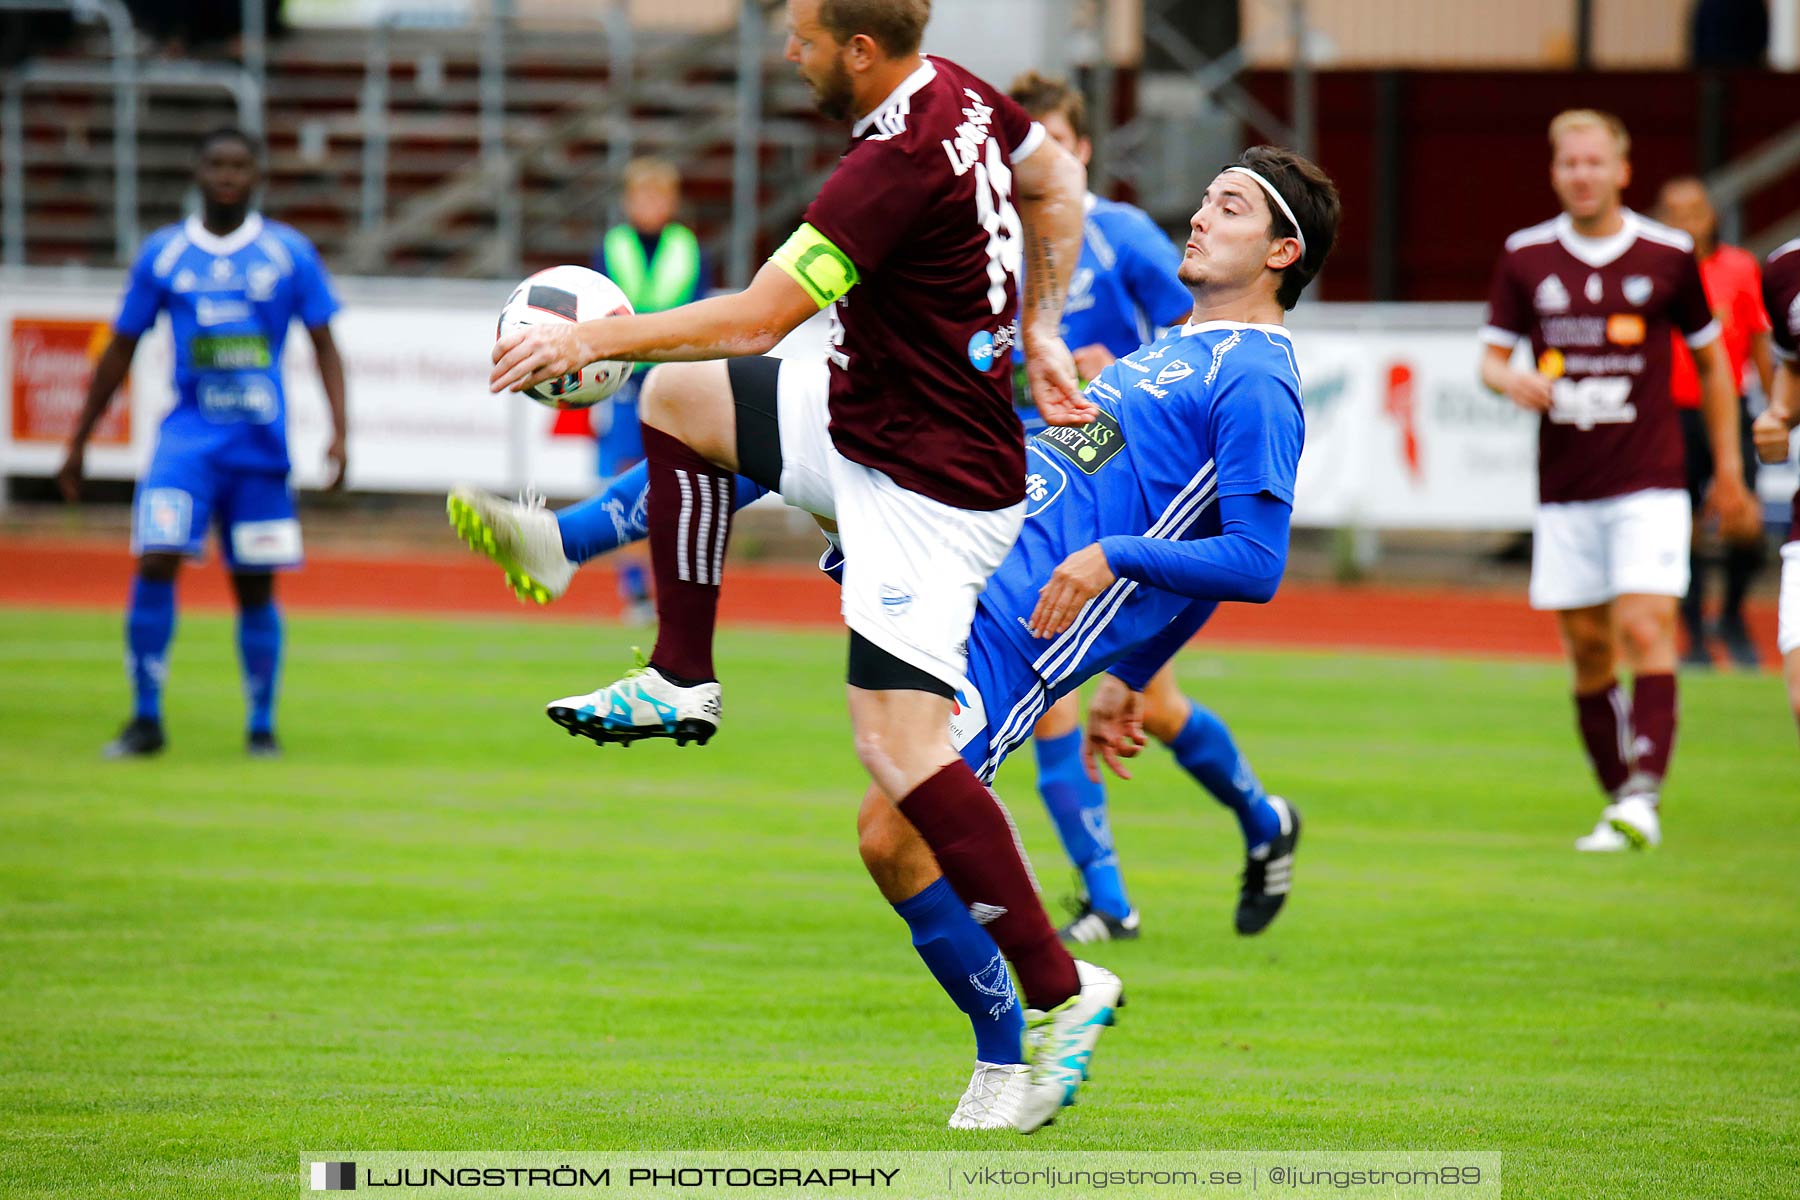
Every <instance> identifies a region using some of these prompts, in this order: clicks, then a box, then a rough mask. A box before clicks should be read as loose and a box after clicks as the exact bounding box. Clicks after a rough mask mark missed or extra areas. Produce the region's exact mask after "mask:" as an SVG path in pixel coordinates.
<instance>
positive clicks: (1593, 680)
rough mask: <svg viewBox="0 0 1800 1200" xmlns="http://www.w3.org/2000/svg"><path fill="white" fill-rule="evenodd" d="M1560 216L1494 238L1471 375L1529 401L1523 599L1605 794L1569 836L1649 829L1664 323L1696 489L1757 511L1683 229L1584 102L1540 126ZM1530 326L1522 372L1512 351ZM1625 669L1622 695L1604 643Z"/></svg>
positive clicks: (1663, 623)
mask: <svg viewBox="0 0 1800 1200" xmlns="http://www.w3.org/2000/svg"><path fill="white" fill-rule="evenodd" d="M1550 145H1551V152H1552V153H1551V164H1550V185H1551V188H1552V189H1553V190H1554V191H1555V192H1556V197H1557V199H1558V200H1559V201H1560V202H1561V205H1562V210H1563V211H1562V215H1561V216H1559V217H1557V218H1556V219H1554V220H1551V221H1546V222H1544V223H1543V224H1540V225H1534V226H1531V227H1530V228H1528V229H1521V230H1520V231H1518V232H1517V233H1515V234H1513V235H1512V236H1511V237H1510V238H1508V239H1507V241H1506V250H1505V253H1504V254H1502V255H1501V258H1500V262H1499V265H1498V266H1497V267H1496V268H1495V271H1494V281H1493V286H1492V290H1491V291H1490V294H1489V299H1488V320H1487V325H1486V327H1485V328H1484V329H1483V330H1482V340H1483V341H1484V342H1485V343H1486V350H1485V352H1484V354H1483V356H1482V360H1481V379H1482V382H1483V383H1484V384H1485V385H1486V386H1487V387H1489V388H1491V389H1492V390H1494V391H1496V392H1500V393H1503V394H1504V395H1506V396H1507V397H1508V398H1509V399H1511V400H1512V401H1513V403H1515V404H1517V405H1519V406H1520V407H1521V408H1524V409H1527V410H1529V411H1532V412H1536V413H1539V414H1541V417H1542V420H1541V423H1540V426H1539V436H1538V488H1539V501H1540V505H1539V510H1538V517H1537V522H1536V528H1535V538H1534V543H1533V552H1532V570H1531V604H1532V607H1534V608H1539V609H1549V610H1553V611H1555V613H1556V614H1557V623H1558V626H1559V627H1560V629H1561V633H1562V638H1563V644H1564V647H1565V649H1566V650H1567V653H1568V656H1569V661H1570V663H1571V665H1572V666H1573V668H1574V676H1575V708H1576V713H1577V720H1578V724H1579V728H1580V731H1581V737H1582V741H1583V743H1584V744H1585V746H1586V748H1587V753H1588V757H1589V759H1590V760H1591V761H1592V763H1593V766H1594V772H1595V774H1596V775H1597V776H1598V778H1599V780H1600V786H1601V789H1602V790H1603V791H1604V792H1605V793H1606V796H1607V804H1606V807H1605V809H1604V810H1603V811H1602V813H1601V816H1600V820H1599V822H1598V823H1597V824H1596V825H1595V826H1594V829H1593V832H1591V833H1589V834H1588V835H1586V836H1585V837H1582V838H1580V839H1577V841H1576V843H1575V844H1576V847H1577V848H1578V849H1581V850H1623V849H1627V848H1630V847H1638V848H1643V847H1647V846H1654V845H1656V844H1658V843H1659V842H1660V841H1661V839H1662V831H1661V823H1660V819H1659V816H1658V802H1659V798H1660V795H1661V791H1662V783H1663V778H1664V776H1665V775H1666V774H1667V772H1668V768H1669V759H1670V756H1671V754H1672V752H1673V750H1674V744H1675V716H1676V688H1675V664H1676V636H1675V630H1676V612H1677V605H1678V603H1679V601H1680V599H1681V597H1682V596H1683V595H1684V594H1685V593H1686V592H1687V587H1688V542H1689V538H1690V535H1691V531H1692V515H1691V513H1690V511H1689V507H1688V499H1687V493H1686V491H1685V470H1684V460H1683V449H1682V441H1681V428H1680V425H1679V423H1678V420H1677V418H1676V414H1675V408H1674V405H1673V402H1672V400H1671V398H1670V392H1669V376H1670V351H1671V335H1672V333H1679V334H1680V335H1681V336H1682V337H1683V338H1684V339H1685V341H1686V342H1687V344H1688V346H1689V347H1690V348H1691V349H1692V350H1693V354H1694V361H1695V365H1696V366H1697V367H1698V369H1699V372H1700V379H1701V383H1702V386H1703V395H1702V401H1701V405H1702V410H1703V412H1704V413H1705V418H1706V426H1707V431H1708V433H1709V434H1710V436H1711V441H1712V450H1713V463H1714V483H1713V491H1712V499H1711V502H1712V504H1713V506H1714V507H1715V508H1716V509H1717V511H1718V512H1719V515H1720V518H1721V520H1722V522H1723V523H1724V525H1725V528H1726V530H1727V532H1728V533H1734V534H1738V535H1743V534H1746V533H1748V532H1749V531H1751V530H1752V529H1753V527H1754V524H1755V520H1756V513H1755V505H1754V502H1753V500H1752V499H1751V497H1750V495H1749V492H1748V491H1747V489H1746V488H1745V486H1744V475H1743V457H1742V452H1741V449H1740V445H1739V431H1738V418H1737V392H1736V389H1735V387H1734V385H1733V381H1732V378H1731V369H1730V364H1729V363H1728V362H1727V361H1726V360H1725V357H1724V355H1723V354H1722V353H1721V351H1720V349H1719V347H1718V345H1717V342H1718V338H1719V326H1718V324H1717V322H1715V321H1714V320H1713V316H1712V312H1711V310H1710V309H1709V307H1708V305H1707V299H1706V292H1705V289H1704V287H1703V285H1702V283H1701V278H1700V268H1699V264H1698V263H1697V261H1696V260H1695V258H1694V252H1693V241H1692V239H1690V238H1689V237H1688V236H1687V235H1686V234H1684V233H1681V232H1679V231H1677V230H1674V229H1670V228H1668V227H1667V226H1664V225H1659V224H1657V223H1656V222H1654V221H1650V220H1648V219H1646V218H1644V217H1641V216H1639V215H1638V214H1636V213H1634V212H1632V211H1630V210H1629V209H1627V208H1625V207H1624V206H1623V203H1622V195H1623V192H1624V189H1625V186H1626V184H1627V183H1629V182H1630V178H1631V167H1630V163H1629V152H1630V139H1629V137H1628V135H1627V133H1626V131H1625V127H1624V125H1623V124H1622V123H1621V122H1620V121H1619V120H1618V118H1617V117H1614V116H1611V115H1610V114H1607V113H1600V112H1596V111H1593V110H1591V109H1575V110H1571V111H1568V112H1564V113H1561V114H1559V115H1558V116H1557V117H1556V119H1555V120H1553V121H1552V122H1551V123H1550ZM1525 339H1529V340H1530V344H1531V351H1532V355H1533V358H1534V360H1535V369H1532V370H1523V371H1521V370H1515V369H1514V368H1513V367H1512V366H1511V358H1512V354H1513V349H1514V347H1515V346H1516V345H1517V344H1518V343H1519V342H1520V341H1522V340H1525ZM1621 658H1623V660H1624V665H1625V666H1626V667H1628V668H1629V669H1630V671H1631V672H1632V675H1633V677H1634V678H1633V684H1632V693H1631V699H1630V702H1629V704H1627V702H1626V699H1625V694H1624V692H1623V691H1622V690H1621V689H1620V687H1619V682H1618V669H1619V665H1620V663H1619V660H1620V659H1621Z"/></svg>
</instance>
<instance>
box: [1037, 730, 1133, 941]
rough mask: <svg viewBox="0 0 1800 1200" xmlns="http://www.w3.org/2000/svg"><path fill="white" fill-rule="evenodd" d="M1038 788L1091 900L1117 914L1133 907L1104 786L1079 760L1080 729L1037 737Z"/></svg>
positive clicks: (1123, 914)
mask: <svg viewBox="0 0 1800 1200" xmlns="http://www.w3.org/2000/svg"><path fill="white" fill-rule="evenodd" d="M1033 745H1035V746H1036V747H1037V764H1038V793H1039V794H1040V795H1041V796H1043V798H1044V807H1045V808H1047V809H1049V810H1050V819H1051V820H1052V821H1054V822H1055V823H1056V832H1057V833H1059V834H1061V835H1062V844H1063V849H1064V850H1067V851H1068V852H1069V861H1070V862H1072V863H1074V864H1075V867H1076V869H1077V870H1079V871H1080V872H1081V878H1082V882H1083V883H1084V884H1085V885H1086V887H1087V894H1088V903H1089V904H1091V905H1093V906H1094V907H1095V908H1096V909H1099V910H1100V911H1101V912H1103V913H1106V914H1108V915H1109V916H1114V917H1121V918H1122V917H1125V916H1127V915H1128V914H1129V913H1130V912H1131V902H1130V901H1129V900H1127V899H1126V898H1125V880H1124V879H1123V878H1121V877H1120V875H1119V856H1118V855H1117V854H1115V853H1113V836H1112V822H1111V821H1110V820H1108V818H1107V815H1106V789H1105V788H1103V787H1101V786H1100V785H1099V784H1098V783H1096V782H1094V781H1093V780H1092V779H1089V778H1088V773H1087V768H1086V767H1084V766H1082V764H1081V730H1080V729H1072V730H1070V731H1069V732H1068V733H1065V734H1063V735H1062V736H1061V737H1056V738H1038V739H1037V740H1036V741H1035V742H1034V743H1033Z"/></svg>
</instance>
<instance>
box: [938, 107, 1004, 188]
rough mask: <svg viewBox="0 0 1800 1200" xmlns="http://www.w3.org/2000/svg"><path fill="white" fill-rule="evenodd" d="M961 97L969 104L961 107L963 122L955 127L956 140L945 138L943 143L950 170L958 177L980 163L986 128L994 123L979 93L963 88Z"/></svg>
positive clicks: (991, 112) (985, 140) (986, 135)
mask: <svg viewBox="0 0 1800 1200" xmlns="http://www.w3.org/2000/svg"><path fill="white" fill-rule="evenodd" d="M963 95H964V96H965V97H967V98H968V101H969V103H968V104H966V105H964V106H963V120H962V124H961V125H958V126H957V127H956V139H955V140H954V141H952V140H951V139H950V138H945V139H944V141H943V146H944V153H945V154H947V155H949V157H950V169H951V170H952V171H955V172H956V173H957V174H958V175H966V174H968V172H969V168H970V167H973V166H974V165H975V164H976V163H977V162H978V161H980V159H981V147H982V146H983V145H985V144H986V143H987V140H988V126H989V125H991V124H993V121H994V110H993V108H992V107H991V106H990V105H987V104H984V103H982V100H981V94H980V93H979V92H977V91H976V90H975V89H974V88H964V89H963Z"/></svg>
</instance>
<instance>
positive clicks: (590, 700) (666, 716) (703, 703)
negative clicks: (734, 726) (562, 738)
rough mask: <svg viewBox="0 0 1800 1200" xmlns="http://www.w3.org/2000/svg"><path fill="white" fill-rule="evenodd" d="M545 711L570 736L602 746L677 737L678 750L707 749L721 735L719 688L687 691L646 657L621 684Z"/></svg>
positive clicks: (553, 704) (704, 686) (557, 703)
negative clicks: (692, 746)
mask: <svg viewBox="0 0 1800 1200" xmlns="http://www.w3.org/2000/svg"><path fill="white" fill-rule="evenodd" d="M544 711H545V714H546V715H547V716H548V717H549V718H550V719H551V720H552V721H555V722H556V723H557V724H558V725H561V726H562V727H563V728H564V729H566V730H568V731H569V736H570V737H574V736H575V735H576V734H580V735H581V736H582V737H587V738H592V739H593V740H594V741H595V742H598V743H600V744H601V745H604V744H606V743H607V742H623V743H625V744H626V745H629V744H631V743H632V742H639V741H643V740H644V739H645V738H673V739H674V740H675V744H676V745H677V746H685V745H687V744H688V743H689V742H698V743H700V744H701V745H702V746H704V745H706V743H707V741H708V740H709V739H710V738H711V737H712V735H713V734H715V733H717V732H718V731H719V685H718V683H716V682H708V683H697V684H694V685H693V686H692V687H682V686H681V685H679V684H676V683H673V682H671V681H670V680H669V679H668V678H667V677H666V676H664V675H663V673H662V672H661V671H659V670H657V669H656V668H655V667H653V666H649V665H648V664H646V663H645V662H644V661H643V660H642V658H640V659H639V660H638V665H637V666H636V667H634V668H632V669H631V670H629V671H627V672H626V673H625V678H623V679H621V680H619V681H618V682H617V683H615V684H611V685H609V686H607V687H603V688H601V689H600V690H599V691H597V692H589V693H588V694H587V695H585V696H567V697H564V698H563V699H561V700H552V701H551V702H550V703H549V704H547V705H545V706H544Z"/></svg>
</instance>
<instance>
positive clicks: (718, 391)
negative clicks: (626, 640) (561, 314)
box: [548, 362, 738, 745]
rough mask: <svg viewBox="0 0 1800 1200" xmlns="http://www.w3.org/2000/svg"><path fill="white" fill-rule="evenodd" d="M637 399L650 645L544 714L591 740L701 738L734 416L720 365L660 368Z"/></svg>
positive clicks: (714, 687) (708, 716)
mask: <svg viewBox="0 0 1800 1200" xmlns="http://www.w3.org/2000/svg"><path fill="white" fill-rule="evenodd" d="M641 404H642V408H643V421H644V430H643V433H644V454H645V463H646V465H647V467H648V477H649V490H648V494H647V500H646V503H645V521H646V525H647V526H648V529H649V535H650V563H651V569H652V571H653V572H654V574H655V577H656V612H657V637H656V647H655V649H654V650H653V651H652V652H651V655H650V659H649V662H648V663H647V664H646V665H645V666H644V667H643V668H642V669H640V670H637V671H633V672H631V673H630V674H628V675H627V676H626V677H625V678H623V679H621V680H619V681H618V682H617V683H615V684H611V685H609V686H607V687H604V688H601V689H599V690H598V691H595V692H592V693H589V694H587V695H585V696H572V697H569V698H567V699H564V700H558V701H555V702H553V703H552V704H551V705H550V706H549V710H548V711H549V714H550V717H551V719H552V720H554V721H555V722H556V723H557V724H559V725H562V726H563V727H564V728H565V729H568V730H569V731H570V732H571V733H580V734H582V735H584V736H587V737H591V738H593V739H594V740H595V741H597V742H607V741H622V742H630V741H635V740H638V739H640V738H646V737H670V738H674V739H675V740H676V742H677V743H679V744H683V745H685V744H686V743H687V742H689V741H697V742H700V743H702V744H704V743H705V742H706V741H707V740H708V739H709V738H711V737H712V735H713V733H714V732H716V731H717V729H718V727H719V716H720V696H719V684H718V677H717V675H716V674H715V673H714V670H713V658H712V648H713V634H714V630H715V626H716V623H717V619H718V608H719V589H720V583H721V580H722V575H723V571H724V564H725V551H726V547H727V545H728V544H729V542H730V538H731V523H732V522H731V516H732V505H733V497H734V494H735V491H736V486H735V482H734V475H735V474H736V471H737V453H738V452H737V445H736V440H737V417H736V414H735V412H734V411H733V404H732V384H731V379H730V376H729V375H728V372H727V368H726V365H725V364H724V363H723V362H699V363H679V364H670V365H666V366H663V367H659V368H657V369H656V370H654V371H652V372H650V374H649V376H648V377H647V378H646V379H645V381H644V389H643V397H642V400H641Z"/></svg>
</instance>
